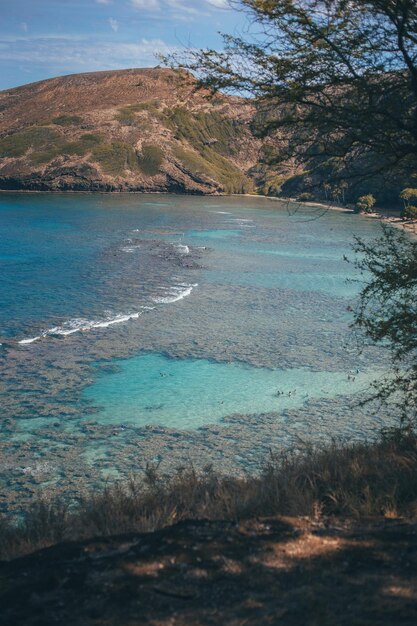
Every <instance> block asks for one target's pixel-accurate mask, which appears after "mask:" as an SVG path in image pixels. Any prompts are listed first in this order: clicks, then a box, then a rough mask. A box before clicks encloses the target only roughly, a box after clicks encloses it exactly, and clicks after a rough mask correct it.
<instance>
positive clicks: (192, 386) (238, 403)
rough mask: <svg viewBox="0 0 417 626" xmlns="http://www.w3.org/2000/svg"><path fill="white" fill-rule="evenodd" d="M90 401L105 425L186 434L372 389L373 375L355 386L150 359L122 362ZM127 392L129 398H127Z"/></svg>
mask: <svg viewBox="0 0 417 626" xmlns="http://www.w3.org/2000/svg"><path fill="white" fill-rule="evenodd" d="M118 365H119V366H120V370H119V371H116V372H115V373H112V374H107V375H104V376H103V377H101V378H100V379H99V380H98V381H97V382H96V383H95V384H94V385H92V386H90V387H88V388H87V389H86V391H85V393H84V396H85V397H86V398H88V399H90V400H92V401H93V402H94V403H100V402H101V403H102V404H103V410H102V411H100V413H99V414H98V415H97V419H98V420H99V421H100V422H101V423H104V424H118V425H123V424H126V422H127V421H129V420H132V421H133V422H134V423H135V424H136V425H139V426H145V425H146V424H165V425H167V426H169V427H171V428H178V429H180V430H187V429H194V428H197V427H199V426H202V425H204V424H207V423H211V422H219V421H221V419H222V418H223V417H224V416H225V415H233V414H235V413H237V414H244V413H259V412H262V413H264V412H272V411H278V410H279V411H282V410H283V409H286V408H297V407H301V406H303V405H304V404H305V403H306V402H307V401H308V400H312V399H314V398H321V397H323V395H325V396H329V397H334V395H335V393H338V394H347V395H350V394H354V393H358V392H359V391H361V390H363V389H366V388H367V386H368V385H369V383H370V382H371V380H372V373H368V374H365V373H364V374H361V375H359V376H357V377H355V381H354V382H352V381H351V380H350V379H348V378H347V377H346V375H345V374H344V373H341V372H311V371H308V370H305V369H290V370H279V369H277V370H271V369H266V368H254V367H250V366H248V365H244V364H241V363H215V362H212V361H208V360H206V359H183V360H179V359H167V358H166V357H164V356H162V355H159V354H147V355H143V356H138V357H134V358H131V359H129V360H128V361H120V362H118ZM121 390H123V395H122V394H121Z"/></svg>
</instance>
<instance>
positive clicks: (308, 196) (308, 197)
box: [297, 191, 313, 202]
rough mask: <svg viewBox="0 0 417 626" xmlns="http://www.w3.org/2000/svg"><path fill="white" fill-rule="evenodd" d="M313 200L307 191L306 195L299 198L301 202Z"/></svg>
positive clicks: (301, 194) (303, 194) (302, 194)
mask: <svg viewBox="0 0 417 626" xmlns="http://www.w3.org/2000/svg"><path fill="white" fill-rule="evenodd" d="M312 199H313V196H312V195H311V193H308V192H307V191H305V192H304V193H300V195H299V196H298V198H297V200H298V201H299V202H309V201H310V200H312Z"/></svg>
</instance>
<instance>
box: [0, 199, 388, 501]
mask: <svg viewBox="0 0 417 626" xmlns="http://www.w3.org/2000/svg"><path fill="white" fill-rule="evenodd" d="M314 217H315V213H314V209H313V208H308V207H307V208H300V209H299V210H298V211H297V212H296V213H295V214H294V213H293V212H292V214H291V215H290V214H289V213H288V211H287V207H286V205H284V204H282V203H279V202H276V201H269V200H265V199H256V198H253V199H252V198H237V197H235V198H193V197H181V196H169V195H164V196H157V195H155V196H149V195H148V196H146V195H140V194H137V195H136V194H134V195H133V194H132V195H112V196H110V195H100V194H96V195H82V194H72V195H58V194H57V195H52V194H50V195H47V194H2V195H1V197H0V219H1V223H2V229H1V235H0V236H1V248H0V268H1V275H0V276H1V278H0V298H1V302H2V306H1V309H0V343H1V344H2V345H1V347H0V370H1V393H2V412H3V420H2V439H1V441H0V464H1V469H2V474H1V475H2V479H1V480H2V483H3V487H4V492H5V495H4V497H3V500H2V503H3V506H7V505H8V504H10V503H11V504H12V505H16V506H20V505H24V504H25V503H27V502H29V501H30V499H31V498H32V497H33V494H34V493H36V491H37V490H38V489H39V487H42V485H45V484H48V487H49V488H53V489H56V490H57V491H60V490H62V489H63V490H65V491H67V492H68V493H69V494H74V493H76V492H77V490H78V489H79V488H80V485H81V484H82V483H86V484H87V485H91V484H95V483H97V482H100V480H102V479H103V478H108V477H109V476H110V477H119V476H126V475H127V474H128V473H129V472H130V471H132V470H133V471H134V470H136V469H141V468H143V467H144V466H145V465H146V463H147V462H148V461H151V460H152V459H157V460H158V462H159V461H161V463H162V466H163V467H165V468H166V469H167V470H169V469H170V468H171V469H172V468H173V467H175V466H177V465H180V464H182V463H184V462H187V460H189V459H192V460H193V462H195V463H197V464H199V465H203V464H205V463H207V462H211V461H214V462H215V463H216V462H220V463H221V466H222V469H223V470H224V471H231V472H236V471H242V470H247V469H253V468H254V467H258V466H259V463H261V462H262V460H263V458H264V457H265V454H266V453H267V451H268V449H269V447H270V446H271V445H276V446H281V445H290V444H292V443H293V442H294V441H295V440H299V438H300V437H304V438H309V439H315V440H317V439H323V438H326V437H330V436H343V437H349V438H352V437H364V436H368V435H369V434H370V433H372V432H373V430H375V428H379V427H380V426H381V425H383V424H384V423H385V418H384V416H383V415H382V414H381V413H379V414H378V419H376V418H375V417H374V416H373V414H372V411H371V410H370V409H369V408H363V409H360V408H358V407H355V408H353V407H354V405H355V403H356V402H357V399H358V398H359V397H360V396H361V394H363V393H364V392H365V391H366V389H367V388H368V387H369V384H370V381H371V380H372V378H373V377H374V375H375V374H377V373H378V371H379V369H380V368H383V367H384V360H383V355H382V354H381V353H380V352H379V351H378V350H376V349H375V348H369V349H366V350H365V351H363V352H362V353H361V354H359V352H358V350H357V346H356V338H355V336H354V335H353V334H352V331H351V330H350V329H349V322H350V316H349V313H348V312H347V309H348V306H349V304H351V302H352V299H353V298H354V297H355V295H356V294H357V292H358V289H359V287H360V284H358V283H357V282H354V281H352V280H351V279H355V278H357V277H355V275H354V270H353V267H352V266H351V265H349V264H347V263H346V262H345V261H344V260H343V256H344V255H345V254H348V255H349V254H350V249H351V244H352V240H353V235H354V234H359V235H361V236H362V237H363V238H365V239H367V238H370V237H373V236H375V235H377V234H378V229H379V227H378V224H377V223H375V222H373V221H372V220H366V219H363V218H360V217H358V216H354V215H351V214H348V213H346V214H345V213H339V212H334V211H329V212H328V213H326V214H325V215H324V216H322V217H320V219H314Z"/></svg>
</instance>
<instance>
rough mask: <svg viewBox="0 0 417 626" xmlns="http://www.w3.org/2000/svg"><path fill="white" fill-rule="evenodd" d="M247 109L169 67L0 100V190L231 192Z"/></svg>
mask: <svg viewBox="0 0 417 626" xmlns="http://www.w3.org/2000/svg"><path fill="white" fill-rule="evenodd" d="M252 116H253V109H252V106H251V105H250V104H249V103H247V102H245V101H244V100H243V99H240V98H233V97H229V96H222V95H216V96H215V97H213V98H210V97H209V94H208V92H203V91H198V92H196V91H195V81H194V79H193V78H192V77H191V76H190V75H189V74H186V73H178V72H175V71H173V70H170V69H131V70H121V71H109V72H94V73H88V74H77V75H72V76H64V77H59V78H53V79H50V80H45V81H41V82H38V83H33V84H29V85H24V86H23V87H18V88H16V89H10V90H7V91H3V92H0V189H26V190H57V191H59V190H63V191H64V190H73V191H155V192H156V191H158V192H161V191H167V192H185V193H222V192H226V193H228V192H232V193H240V192H245V191H250V190H251V185H252V183H251V181H250V179H249V178H248V177H247V175H246V172H247V171H248V170H249V169H250V168H251V167H252V166H253V165H254V164H255V163H256V162H257V159H258V153H259V148H260V144H259V141H257V140H255V139H254V137H253V136H252V134H251V131H250V128H249V124H250V120H251V119H252Z"/></svg>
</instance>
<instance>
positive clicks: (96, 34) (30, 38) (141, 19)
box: [0, 0, 245, 90]
mask: <svg viewBox="0 0 417 626" xmlns="http://www.w3.org/2000/svg"><path fill="white" fill-rule="evenodd" d="M244 23H245V18H244V16H243V15H242V14H241V13H239V12H237V11H235V10H233V9H230V7H229V6H228V0H0V90H3V89H9V88H11V87H16V86H18V85H23V84H25V83H30V82H34V81H37V80H42V79H45V78H52V77H53V76H61V75H64V74H74V73H78V72H91V71H97V70H106V69H122V68H129V67H153V66H155V65H157V64H158V59H157V58H156V55H157V54H158V53H162V54H167V53H169V52H173V51H175V50H177V49H181V48H187V47H188V48H196V47H198V48H200V47H210V48H216V49H219V48H221V47H222V40H221V37H220V35H219V34H218V33H219V31H220V32H225V33H237V32H240V31H241V30H242V28H243V27H244Z"/></svg>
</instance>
